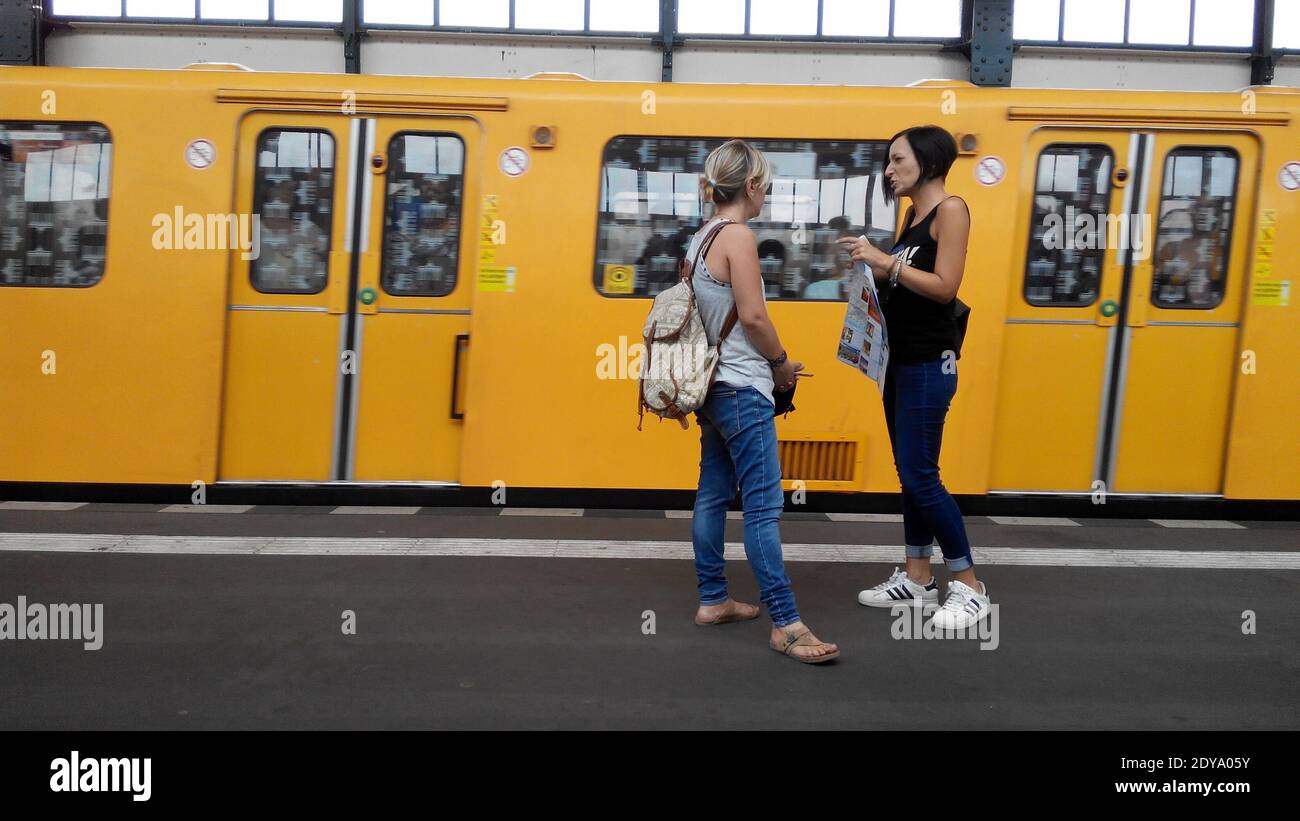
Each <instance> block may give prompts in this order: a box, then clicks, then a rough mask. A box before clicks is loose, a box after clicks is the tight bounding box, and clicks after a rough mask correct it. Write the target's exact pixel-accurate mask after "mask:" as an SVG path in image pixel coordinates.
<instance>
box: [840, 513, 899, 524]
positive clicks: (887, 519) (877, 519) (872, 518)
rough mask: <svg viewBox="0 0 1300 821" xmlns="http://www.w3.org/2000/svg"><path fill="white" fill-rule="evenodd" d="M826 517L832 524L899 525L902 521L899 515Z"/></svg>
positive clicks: (876, 514) (856, 514)
mask: <svg viewBox="0 0 1300 821" xmlns="http://www.w3.org/2000/svg"><path fill="white" fill-rule="evenodd" d="M826 517H827V518H828V519H830V520H831V521H832V522H892V523H893V524H899V523H900V522H902V521H903V514H901V513H827V514H826Z"/></svg>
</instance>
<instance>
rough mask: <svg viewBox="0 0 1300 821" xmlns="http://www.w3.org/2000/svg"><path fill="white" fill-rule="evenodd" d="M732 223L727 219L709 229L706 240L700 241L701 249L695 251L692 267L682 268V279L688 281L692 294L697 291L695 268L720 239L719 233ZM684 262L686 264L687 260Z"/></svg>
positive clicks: (724, 218)
mask: <svg viewBox="0 0 1300 821" xmlns="http://www.w3.org/2000/svg"><path fill="white" fill-rule="evenodd" d="M732 222H734V220H730V219H727V218H726V217H723V218H722V219H720V220H718V221H717V223H715V224H714V226H713V227H712V228H710V229H709V232H708V233H707V234H705V235H704V239H703V240H701V241H700V245H699V247H698V248H696V249H695V259H693V260H691V264H690V266H689V267H687V266H685V265H683V266H682V279H684V280H686V284H687V287H688V288H690V289H691V292H692V293H694V291H695V283H694V281H693V280H694V279H695V266H696V265H697V264H699V261H700V260H702V259H704V257H705V256H706V255H707V254H708V253H709V249H710V248H712V247H713V241H714V240H715V239H717V238H718V233H719V232H721V231H722V229H723V228H725V227H727V226H728V225H730V224H731V223H732ZM682 261H683V262H685V260H682Z"/></svg>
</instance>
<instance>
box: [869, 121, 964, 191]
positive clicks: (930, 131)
mask: <svg viewBox="0 0 1300 821" xmlns="http://www.w3.org/2000/svg"><path fill="white" fill-rule="evenodd" d="M899 137H906V138H907V144H908V145H910V146H911V147H912V153H913V154H914V155H916V164H917V165H919V166H920V167H921V176H920V178H919V179H918V180H917V183H916V184H917V185H920V184H921V183H923V182H926V181H928V180H941V179H945V178H947V176H948V170H949V169H951V168H952V164H953V163H954V162H956V161H957V141H956V140H954V139H953V138H952V135H951V134H949V133H948V131H947V129H944V128H940V127H939V126H937V125H914V126H912V127H911V128H904V129H903V130H902V131H900V132H898V133H897V134H895V135H894V136H892V137H890V138H889V144H890V145H891V146H892V145H893V144H894V141H895V140H897V139H898V138H899ZM882 193H884V195H885V201H886V202H893V200H894V192H893V190H891V189H890V187H889V186H888V185H886V186H885V190H884V191H883V192H882Z"/></svg>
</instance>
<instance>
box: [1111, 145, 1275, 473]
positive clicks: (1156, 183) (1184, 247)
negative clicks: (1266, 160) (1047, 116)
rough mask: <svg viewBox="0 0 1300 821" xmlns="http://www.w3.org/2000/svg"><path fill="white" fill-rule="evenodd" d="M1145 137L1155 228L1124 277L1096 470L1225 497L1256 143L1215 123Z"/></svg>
mask: <svg viewBox="0 0 1300 821" xmlns="http://www.w3.org/2000/svg"><path fill="white" fill-rule="evenodd" d="M1139 139H1140V144H1139V150H1141V151H1142V152H1143V159H1142V162H1143V167H1144V168H1145V169H1146V171H1145V176H1146V177H1147V178H1149V180H1150V184H1149V185H1148V184H1145V182H1144V185H1143V190H1144V192H1145V207H1144V211H1145V214H1147V215H1150V221H1151V226H1152V228H1151V233H1150V235H1149V236H1150V242H1149V246H1148V248H1147V249H1146V250H1147V253H1145V254H1141V255H1136V254H1135V260H1134V264H1133V266H1132V276H1131V277H1129V279H1128V281H1127V282H1126V283H1125V285H1124V293H1125V298H1124V299H1123V300H1122V304H1121V311H1120V314H1119V319H1120V326H1119V329H1118V332H1117V335H1116V340H1115V345H1116V348H1117V350H1115V351H1114V353H1113V356H1112V363H1113V364H1112V365H1111V372H1110V374H1109V377H1110V389H1109V398H1110V403H1111V408H1110V413H1109V414H1108V418H1107V421H1108V430H1107V434H1108V436H1107V438H1106V439H1105V440H1104V441H1103V442H1102V445H1101V448H1102V450H1101V454H1100V460H1101V465H1100V467H1099V472H1098V477H1099V478H1103V479H1104V480H1105V482H1106V486H1107V487H1108V488H1109V489H1110V490H1112V491H1115V492H1119V493H1184V494H1217V493H1221V492H1222V490H1223V468H1224V459H1225V457H1226V450H1227V438H1228V437H1227V434H1228V422H1229V418H1228V417H1229V412H1230V410H1231V400H1232V395H1233V386H1234V382H1235V376H1236V374H1237V373H1238V372H1239V367H1240V364H1241V362H1240V359H1239V356H1238V337H1239V333H1240V322H1241V316H1242V300H1243V284H1244V283H1245V282H1246V280H1247V279H1248V277H1247V276H1246V265H1247V262H1248V260H1249V259H1250V227H1251V222H1252V218H1251V209H1252V205H1253V204H1254V202H1255V188H1256V182H1257V180H1258V174H1257V172H1256V163H1257V161H1258V156H1257V144H1256V142H1255V138H1254V137H1253V136H1252V135H1248V134H1243V133H1231V132H1229V133H1215V132H1209V131H1205V132H1166V131H1157V132H1154V133H1151V134H1143V135H1141V136H1140V138H1139Z"/></svg>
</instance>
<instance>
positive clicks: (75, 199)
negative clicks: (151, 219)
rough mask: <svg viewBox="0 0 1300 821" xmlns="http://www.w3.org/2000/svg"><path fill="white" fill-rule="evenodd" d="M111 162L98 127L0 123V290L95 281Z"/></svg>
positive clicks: (99, 264)
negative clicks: (16, 286)
mask: <svg viewBox="0 0 1300 821" xmlns="http://www.w3.org/2000/svg"><path fill="white" fill-rule="evenodd" d="M112 158H113V145H112V140H111V139H110V138H109V134H108V129H106V128H104V127H103V126H100V125H71V124H62V123H50V122H40V123H37V122H30V123H0V285H18V286H37V287H40V286H45V287H60V288H85V287H89V286H91V285H94V284H95V283H96V282H99V280H100V279H101V278H103V276H104V254H105V247H106V243H107V235H108V189H109V171H110V167H111V165H112Z"/></svg>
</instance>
